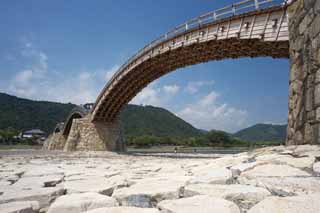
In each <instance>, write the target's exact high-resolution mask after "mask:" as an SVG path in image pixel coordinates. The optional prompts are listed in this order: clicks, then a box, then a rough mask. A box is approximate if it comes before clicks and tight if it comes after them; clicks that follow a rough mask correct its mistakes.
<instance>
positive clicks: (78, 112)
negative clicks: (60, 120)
mask: <svg viewBox="0 0 320 213" xmlns="http://www.w3.org/2000/svg"><path fill="white" fill-rule="evenodd" d="M87 114H88V111H87V110H86V109H85V108H83V107H80V106H78V107H75V108H74V109H73V110H72V111H71V112H70V113H69V116H68V118H67V119H66V121H65V123H64V126H63V128H62V131H61V132H62V135H63V136H64V137H65V138H68V136H69V133H70V130H71V127H72V122H73V120H74V119H80V118H84V117H85V116H86V115H87Z"/></svg>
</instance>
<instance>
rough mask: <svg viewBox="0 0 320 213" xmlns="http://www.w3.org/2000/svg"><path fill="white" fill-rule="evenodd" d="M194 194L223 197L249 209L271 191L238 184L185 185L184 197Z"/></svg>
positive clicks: (269, 194)
mask: <svg viewBox="0 0 320 213" xmlns="http://www.w3.org/2000/svg"><path fill="white" fill-rule="evenodd" d="M195 195H210V196H213V197H216V198H223V199H226V200H229V201H233V202H235V203H237V204H238V206H239V207H241V208H242V209H249V208H251V207H252V206H254V205H255V204H257V203H258V202H260V201H261V200H263V199H265V198H266V197H267V196H271V193H270V192H269V191H268V190H266V189H265V188H260V187H254V186H249V185H238V184H233V185H213V184H192V185H188V186H186V187H185V190H184V197H191V196H195Z"/></svg>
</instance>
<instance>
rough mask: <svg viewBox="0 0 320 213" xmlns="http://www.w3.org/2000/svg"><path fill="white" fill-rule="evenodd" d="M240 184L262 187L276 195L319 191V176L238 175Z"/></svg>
mask: <svg viewBox="0 0 320 213" xmlns="http://www.w3.org/2000/svg"><path fill="white" fill-rule="evenodd" d="M238 180H239V182H240V183H241V184H248V185H253V186H258V187H264V188H266V189H268V190H269V191H270V192H272V193H273V194H274V195H277V196H289V195H295V194H308V193H316V192H320V177H257V178H254V179H252V178H251V179H247V178H243V177H240V178H239V179H238Z"/></svg>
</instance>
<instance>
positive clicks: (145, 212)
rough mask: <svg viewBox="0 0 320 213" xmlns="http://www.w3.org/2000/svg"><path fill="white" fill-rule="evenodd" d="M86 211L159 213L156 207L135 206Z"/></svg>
mask: <svg viewBox="0 0 320 213" xmlns="http://www.w3.org/2000/svg"><path fill="white" fill-rule="evenodd" d="M87 213H160V212H159V211H158V210H157V209H153V208H137V207H113V208H100V209H95V210H92V211H88V212H87Z"/></svg>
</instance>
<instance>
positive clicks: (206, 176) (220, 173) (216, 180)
mask: <svg viewBox="0 0 320 213" xmlns="http://www.w3.org/2000/svg"><path fill="white" fill-rule="evenodd" d="M231 178H232V172H231V170H229V169H225V168H218V169H210V170H207V171H202V172H201V173H199V174H195V176H194V178H192V179H191V180H190V181H188V183H189V184H200V183H208V184H226V183H228V181H229V180H230V179H231Z"/></svg>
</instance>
